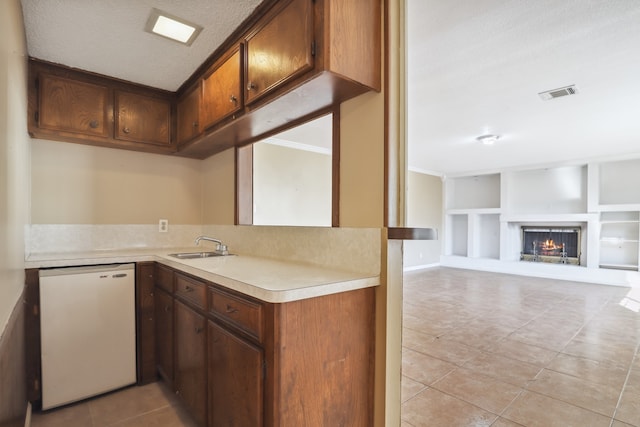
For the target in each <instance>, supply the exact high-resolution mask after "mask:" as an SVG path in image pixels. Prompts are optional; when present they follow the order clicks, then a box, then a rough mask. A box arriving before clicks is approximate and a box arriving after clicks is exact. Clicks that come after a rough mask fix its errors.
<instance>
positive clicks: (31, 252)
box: [25, 224, 382, 275]
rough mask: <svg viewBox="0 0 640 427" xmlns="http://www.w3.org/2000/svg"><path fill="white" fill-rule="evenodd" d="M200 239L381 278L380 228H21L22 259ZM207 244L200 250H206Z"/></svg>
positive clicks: (187, 244) (246, 251)
mask: <svg viewBox="0 0 640 427" xmlns="http://www.w3.org/2000/svg"><path fill="white" fill-rule="evenodd" d="M200 235H206V236H210V237H215V238H217V239H220V240H222V241H223V242H224V243H225V244H226V245H227V246H228V247H229V252H231V253H233V254H238V255H243V254H244V255H251V256H257V257H264V258H270V259H277V260H284V261H291V262H299V263H305V264H312V265H317V266H321V267H327V268H332V269H340V270H348V271H354V272H359V273H363V274H372V275H379V274H380V252H381V240H382V237H381V229H379V228H329V227H280V226H233V225H173V224H169V231H168V232H166V233H160V232H159V231H158V225H157V224H109V225H90V224H32V225H27V226H26V227H25V259H26V260H33V259H37V258H38V256H39V255H45V254H46V255H48V257H49V258H51V255H52V254H60V255H61V256H64V254H68V253H88V254H90V253H91V252H104V251H113V252H117V251H123V250H132V249H150V250H152V249H160V250H161V249H166V248H190V247H192V248H194V250H196V249H195V248H196V246H195V244H194V240H195V238H196V237H198V236H200ZM209 245H210V243H208V242H201V243H200V247H201V248H204V249H209Z"/></svg>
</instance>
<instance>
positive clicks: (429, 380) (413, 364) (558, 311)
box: [402, 268, 640, 427]
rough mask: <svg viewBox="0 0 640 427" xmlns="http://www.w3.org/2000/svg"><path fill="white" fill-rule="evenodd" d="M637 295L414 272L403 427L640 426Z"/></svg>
mask: <svg viewBox="0 0 640 427" xmlns="http://www.w3.org/2000/svg"><path fill="white" fill-rule="evenodd" d="M639 309H640V289H634V290H631V289H629V288H621V287H612V286H599V285H590V284H584V283H575V282H567V281H558V280H549V279H537V278H528V277H520V276H511V275H505V274H495V273H486V272H478V271H470V270H457V269H449V268H434V269H430V270H424V271H422V272H413V273H408V274H406V275H405V283H404V323H403V326H404V332H403V354H402V359H403V361H402V362H403V366H402V367H403V377H402V402H403V403H402V427H421V426H438V427H439V426H446V427H456V426H494V427H509V426H512V427H513V426H540V427H554V426H558V427H569V426H576V427H577V426H579V427H587V426H604V427H629V426H636V427H637V426H640V355H639V354H638V346H639V344H640V314H639V313H638V310H639Z"/></svg>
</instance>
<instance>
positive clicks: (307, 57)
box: [179, 0, 382, 159]
mask: <svg viewBox="0 0 640 427" xmlns="http://www.w3.org/2000/svg"><path fill="white" fill-rule="evenodd" d="M381 13H382V10H381V2H380V1H379V0H349V1H344V0H283V1H278V2H274V3H273V4H272V5H271V7H270V9H269V10H267V11H266V12H265V13H264V14H263V15H262V16H260V17H259V19H258V20H257V21H256V22H253V23H252V24H251V25H250V26H249V27H248V28H246V29H245V30H244V32H243V33H241V34H242V35H241V36H239V37H238V39H236V41H237V42H239V43H243V44H244V46H245V48H244V50H245V52H244V58H245V64H244V65H243V74H242V75H243V77H244V83H243V86H244V87H243V90H244V95H245V98H244V103H245V106H244V108H243V111H242V114H239V115H238V116H237V117H236V119H235V120H233V121H232V122H228V121H222V122H220V123H218V124H216V125H213V126H211V127H210V128H208V129H205V130H204V132H203V134H202V135H201V136H200V137H199V138H197V139H194V140H193V141H192V142H191V143H190V144H189V145H187V146H184V147H183V148H181V149H180V153H179V154H180V155H182V156H185V157H194V158H199V159H204V158H207V157H209V156H211V155H213V154H215V153H218V152H220V151H223V150H226V149H228V148H230V147H234V146H236V147H238V146H243V145H246V144H249V143H252V142H255V141H257V140H259V139H262V138H265V137H268V136H271V135H274V134H276V133H278V132H280V131H282V130H285V129H288V128H289V127H292V126H295V125H296V124H298V123H301V122H302V121H304V120H308V119H309V117H311V116H313V114H316V113H317V112H319V111H321V110H322V109H326V108H330V107H332V106H336V105H339V104H340V103H342V102H344V101H346V100H348V99H351V98H353V97H355V96H358V95H360V94H362V93H365V92H367V91H370V90H376V91H379V90H380V89H381V84H382V81H381V69H382V66H381V63H382V47H381V44H382V42H381V38H382V35H381V19H382V18H381ZM195 78H198V76H197V75H196V76H194V77H192V79H195Z"/></svg>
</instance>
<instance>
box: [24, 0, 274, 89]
mask: <svg viewBox="0 0 640 427" xmlns="http://www.w3.org/2000/svg"><path fill="white" fill-rule="evenodd" d="M21 1H22V8H23V15H24V23H25V32H26V36H27V49H28V53H29V56H31V57H34V58H38V59H42V60H45V61H49V62H53V63H58V64H63V65H66V66H69V67H73V68H79V69H82V70H86V71H91V72H94V73H98V74H102V75H107V76H112V77H116V78H119V79H123V80H127V81H131V82H134V83H139V84H143V85H147V86H151V87H155V88H160V89H165V90H169V91H176V90H177V89H178V88H179V87H180V85H182V83H184V81H185V80H187V79H188V78H189V77H190V76H191V74H192V73H193V72H194V71H196V69H198V67H199V66H200V65H201V64H202V63H203V62H205V60H206V59H207V58H208V57H209V56H210V55H211V53H212V52H214V51H215V50H216V49H217V48H218V47H219V46H221V45H222V44H223V43H224V42H225V40H226V39H227V38H228V37H229V36H230V35H231V34H232V33H233V31H234V30H235V29H236V28H238V27H239V26H240V25H241V24H242V22H243V21H244V20H245V19H247V18H248V17H249V16H250V15H251V14H252V13H253V12H254V10H255V9H256V8H257V7H258V6H259V5H260V4H261V3H264V2H268V1H269V0H265V1H263V0H136V1H130V0H82V1H77V0H48V1H41V0H21ZM153 8H155V9H159V10H162V11H164V12H167V13H170V14H172V15H175V16H178V17H180V18H183V19H186V20H188V21H191V22H193V23H195V24H198V25H200V26H202V27H203V30H202V32H201V33H200V35H199V36H198V37H197V38H196V40H195V41H194V42H193V44H192V45H191V46H184V45H182V44H180V43H177V42H174V41H171V40H167V39H165V38H162V37H159V36H156V35H154V34H150V33H148V32H145V30H144V28H145V24H146V22H147V19H148V18H149V14H150V13H151V10H152V9H153Z"/></svg>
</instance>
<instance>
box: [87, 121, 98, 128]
mask: <svg viewBox="0 0 640 427" xmlns="http://www.w3.org/2000/svg"><path fill="white" fill-rule="evenodd" d="M99 125H100V123H99V122H98V121H97V120H91V121H90V122H89V127H90V128H91V129H97V128H98V126H99Z"/></svg>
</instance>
